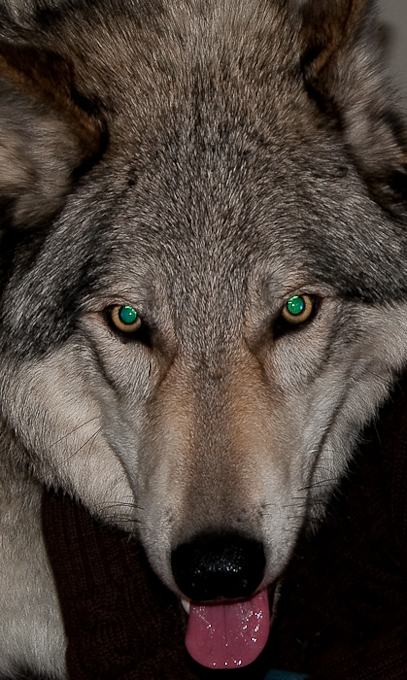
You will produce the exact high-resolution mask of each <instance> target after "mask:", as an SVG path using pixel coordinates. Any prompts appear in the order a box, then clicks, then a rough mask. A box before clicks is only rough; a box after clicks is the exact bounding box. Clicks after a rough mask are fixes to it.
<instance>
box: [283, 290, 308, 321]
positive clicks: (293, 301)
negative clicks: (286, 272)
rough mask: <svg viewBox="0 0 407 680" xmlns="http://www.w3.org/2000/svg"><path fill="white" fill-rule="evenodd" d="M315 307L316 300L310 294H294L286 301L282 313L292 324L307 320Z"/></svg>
mask: <svg viewBox="0 0 407 680" xmlns="http://www.w3.org/2000/svg"><path fill="white" fill-rule="evenodd" d="M313 309H314V301H313V299H312V297H311V296H310V295H293V296H292V297H290V299H289V300H287V302H286V303H285V305H284V307H283V309H282V312H281V315H282V317H283V319H285V321H288V323H291V324H300V323H304V321H307V319H309V317H310V316H311V314H312V311H313Z"/></svg>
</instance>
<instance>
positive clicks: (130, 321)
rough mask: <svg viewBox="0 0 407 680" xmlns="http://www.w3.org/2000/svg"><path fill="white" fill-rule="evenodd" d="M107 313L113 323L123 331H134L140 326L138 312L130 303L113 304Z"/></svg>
mask: <svg viewBox="0 0 407 680" xmlns="http://www.w3.org/2000/svg"><path fill="white" fill-rule="evenodd" d="M109 313H110V318H111V320H112V323H113V325H114V326H115V327H116V328H117V329H118V330H119V331H122V332H123V333H135V331H137V330H138V329H139V328H140V326H141V323H142V322H141V319H140V317H139V315H138V312H136V310H135V309H134V308H133V307H131V306H130V305H122V306H120V305H115V306H114V307H112V308H111V309H110V310H109Z"/></svg>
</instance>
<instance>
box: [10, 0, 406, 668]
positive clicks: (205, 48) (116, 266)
mask: <svg viewBox="0 0 407 680" xmlns="http://www.w3.org/2000/svg"><path fill="white" fill-rule="evenodd" d="M1 8H2V12H3V20H2V22H1V27H0V74H2V86H1V90H0V104H1V109H0V159H1V160H2V163H1V168H0V199H1V204H2V205H4V209H5V212H4V215H5V218H4V224H3V232H4V236H3V251H4V253H5V257H4V262H3V293H2V297H1V301H0V315H1V329H0V344H1V360H0V361H1V380H0V395H1V413H2V435H1V436H2V449H1V450H2V454H1V455H2V466H1V469H2V472H1V475H2V479H1V487H2V489H3V490H4V491H3V492H2V494H3V495H2V497H1V498H0V504H1V507H2V508H4V509H5V510H4V512H1V513H0V514H1V515H2V516H3V517H4V521H3V522H2V527H3V528H2V532H3V538H2V540H3V545H5V546H7V545H10V546H11V544H12V543H13V541H14V543H13V545H15V546H17V547H16V550H15V551H14V549H11V547H10V548H6V549H4V550H3V551H2V556H1V559H2V560H4V566H1V568H0V573H1V574H3V575H4V578H3V581H0V613H1V614H2V615H1V616H0V672H3V673H4V674H7V675H8V676H9V677H16V675H17V674H18V671H19V669H20V668H22V667H27V665H28V666H29V667H30V668H31V669H32V670H33V671H34V672H45V673H48V674H54V675H56V676H57V677H60V678H63V677H64V670H63V649H64V644H65V642H64V637H63V631H62V626H61V624H60V623H59V624H58V625H56V624H55V620H56V619H58V607H57V604H56V596H55V593H54V590H53V586H52V584H51V581H50V575H49V570H48V567H47V563H46V560H45V556H44V554H43V549H42V539H41V528H40V524H39V514H38V512H39V511H38V508H39V499H40V491H41V488H42V486H43V485H47V486H49V487H62V488H64V489H65V490H66V491H67V492H68V493H70V494H72V495H73V496H76V497H79V498H80V499H81V500H82V501H83V502H84V503H85V504H86V505H87V507H88V508H89V510H90V511H91V512H92V513H94V514H95V515H97V516H98V517H101V518H104V519H105V521H108V522H113V523H116V524H118V525H120V526H124V527H126V528H128V529H129V530H131V531H134V530H135V527H137V530H138V533H139V535H140V537H141V540H142V541H143V543H144V546H145V548H146V550H147V553H148V555H149V558H150V561H151V563H152V565H153V568H154V569H155V570H156V572H157V573H158V574H159V576H160V577H161V578H162V579H163V581H164V582H165V583H167V585H168V586H169V587H170V588H173V589H174V590H175V591H176V592H177V587H176V585H175V583H174V579H173V576H172V574H171V569H170V564H169V554H170V552H171V549H173V548H174V547H175V546H176V545H178V544H179V543H180V542H182V541H185V540H187V539H189V538H191V537H192V536H194V535H196V534H197V533H199V532H201V531H207V530H209V529H212V530H213V529H215V530H228V531H229V530H235V529H237V528H238V527H240V528H241V527H242V526H243V528H244V530H245V532H246V533H247V534H250V535H252V536H254V537H255V538H257V539H259V540H262V541H263V542H264V545H265V549H266V554H267V559H268V561H267V570H266V575H265V578H264V582H263V585H264V586H266V585H267V584H268V583H271V582H272V581H274V580H275V579H277V578H279V575H280V574H281V571H282V569H283V568H284V566H285V564H286V563H287V561H288V560H289V558H290V554H291V552H292V549H293V546H294V543H295V540H296V537H297V535H298V532H299V530H300V529H301V528H302V527H303V525H304V524H307V523H308V524H309V525H310V526H311V525H313V523H314V522H315V521H317V519H318V517H319V516H320V515H321V512H322V511H321V507H322V506H323V505H324V503H325V502H326V499H327V498H328V497H329V494H330V493H331V490H332V488H333V487H334V486H335V484H336V482H337V480H338V479H339V478H340V476H341V475H342V474H343V473H344V472H345V470H346V465H347V462H348V460H349V458H350V456H351V454H352V450H353V447H354V445H355V442H356V441H357V438H358V436H359V434H360V431H361V429H362V428H363V426H364V425H365V424H366V423H367V422H368V421H369V420H370V419H371V418H372V417H373V416H374V414H375V412H376V410H377V407H378V405H379V404H380V403H381V402H383V400H384V399H385V398H386V395H387V394H388V391H389V388H390V387H391V385H392V384H393V382H394V379H395V378H396V376H397V373H398V372H399V371H400V370H401V369H402V368H403V366H404V365H405V362H406V358H407V351H406V343H405V337H406V331H407V315H406V311H407V304H406V303H407V285H406V277H405V273H404V272H405V267H406V259H407V252H406V246H407V238H406V231H405V223H406V210H407V204H406V200H407V191H406V175H405V171H406V146H407V142H406V133H405V127H404V122H403V120H402V118H401V116H400V114H399V112H398V110H397V107H396V105H395V104H393V103H392V96H393V95H392V90H391V87H390V86H389V85H388V79H387V74H386V71H385V69H384V67H383V65H382V63H381V61H380V59H379V57H378V54H379V52H380V49H379V48H380V30H379V27H378V25H377V22H376V18H375V11H374V6H373V4H372V3H371V2H368V1H367V0H354V1H353V2H350V1H349V2H348V1H347V0H335V1H332V0H330V1H329V2H328V0H314V1H313V0H309V2H307V3H300V6H299V5H298V4H297V3H294V2H283V0H233V1H232V0H205V1H203V0H179V2H177V3H173V2H171V1H170V0H162V2H159V1H158V0H150V1H149V2H147V1H146V0H139V1H137V0H121V1H120V2H118V1H117V0H114V1H113V0H111V1H110V0H98V1H97V2H90V1H89V2H86V1H83V2H74V1H72V2H58V3H34V2H33V3H28V4H25V3H17V2H5V1H4V0H3V2H2V4H1ZM56 55H57V56H56ZM33 63H35V64H37V66H36V68H32V64H33ZM389 102H390V103H389ZM296 293H298V294H300V293H306V294H309V295H312V296H314V297H315V300H316V307H315V309H316V312H315V314H314V317H313V318H312V319H311V320H310V322H309V323H307V324H304V326H303V327H296V328H295V329H294V328H292V329H289V328H288V327H287V326H284V325H283V324H282V322H281V310H282V307H283V306H284V303H285V301H286V300H287V299H288V298H289V297H290V296H291V295H293V294H296ZM113 304H119V305H120V304H131V305H133V306H134V307H135V308H136V309H137V310H138V312H139V314H140V316H141V318H142V320H143V332H142V334H139V335H138V336H137V337H135V338H134V339H131V338H129V337H127V338H124V337H119V336H118V335H117V334H116V333H115V332H114V330H113V329H112V327H111V325H109V324H108V323H107V318H108V313H107V312H106V309H108V308H109V306H111V305H113ZM27 470H28V471H29V472H27ZM6 508H8V510H7V511H6ZM33 518H34V520H35V521H34V520H33ZM16 526H17V527H18V532H17V533H16ZM11 537H13V538H11ZM27 542H28V543H29V544H30V545H31V546H32V551H33V554H34V555H35V559H34V558H33V557H32V556H31V555H28V554H27V551H26V550H24V549H23V546H24V545H25V544H26V543H27ZM18 546H21V547H18ZM34 563H35V564H40V567H41V568H36V567H35V568H34V566H33V565H34ZM33 583H34V584H35V588H36V589H37V592H39V593H41V599H40V600H39V602H38V603H37V604H36V605H35V606H32V607H31V609H29V608H27V607H26V606H25V604H24V601H22V599H23V595H24V593H25V592H27V591H26V586H27V584H29V585H30V586H32V585H33ZM3 612H6V613H5V614H4V615H3ZM16 612H17V613H16ZM21 612H27V613H26V614H25V615H24V616H23V617H22V616H21ZM17 619H18V620H17ZM38 621H42V622H43V623H41V625H40V624H38ZM44 622H45V623H44ZM41 626H42V629H43V630H48V631H49V632H48V634H44V635H43V637H42V638H41V640H38V639H36V637H35V634H34V632H35V631H36V630H39V629H40V628H41ZM11 630H18V635H17V638H16V637H15V635H14V634H11V633H10V631H11ZM16 639H19V640H23V642H21V643H19V644H18V645H16V643H15V640H16Z"/></svg>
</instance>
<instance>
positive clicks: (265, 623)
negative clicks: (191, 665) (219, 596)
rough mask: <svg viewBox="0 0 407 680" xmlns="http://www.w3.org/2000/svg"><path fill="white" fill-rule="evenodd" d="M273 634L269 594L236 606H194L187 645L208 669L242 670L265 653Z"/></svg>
mask: <svg viewBox="0 0 407 680" xmlns="http://www.w3.org/2000/svg"><path fill="white" fill-rule="evenodd" d="M269 631H270V611H269V601H268V592H267V590H263V591H262V592H260V593H258V594H257V595H255V596H254V597H252V598H251V599H250V600H245V601H244V602H236V603H234V604H212V605H193V604H191V611H190V614H189V620H188V630H187V634H186V638H185V646H186V648H187V650H188V652H189V653H190V655H191V656H192V658H193V659H195V661H197V662H198V663H200V664H201V665H202V666H206V667H207V668H239V667H243V666H247V665H248V664H250V663H252V661H254V660H255V659H256V658H257V657H258V655H259V654H260V652H261V651H262V650H263V648H264V646H265V644H266V642H267V638H268V636H269Z"/></svg>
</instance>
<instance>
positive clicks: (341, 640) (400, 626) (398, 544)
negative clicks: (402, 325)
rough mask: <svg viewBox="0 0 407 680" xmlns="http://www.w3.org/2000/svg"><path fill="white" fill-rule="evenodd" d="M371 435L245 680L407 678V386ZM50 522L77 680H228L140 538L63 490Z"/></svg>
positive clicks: (306, 547)
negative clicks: (201, 661)
mask: <svg viewBox="0 0 407 680" xmlns="http://www.w3.org/2000/svg"><path fill="white" fill-rule="evenodd" d="M364 439H365V443H364V444H363V445H362V446H360V450H359V452H358V453H357V455H356V457H355V461H354V463H353V464H352V465H351V469H350V471H349V474H348V475H347V478H346V479H345V480H344V482H343V484H342V487H341V489H340V491H338V493H337V494H336V497H335V499H334V500H333V502H332V503H331V505H330V508H329V512H328V517H327V520H326V521H325V522H324V524H323V526H322V527H321V529H320V531H319V532H318V534H317V535H316V536H315V537H312V538H310V537H303V538H302V539H301V540H300V541H299V543H298V545H297V548H296V551H295V555H294V557H293V560H292V561H291V563H290V566H289V568H288V569H287V573H286V575H285V578H284V584H283V587H282V593H281V597H280V600H279V602H278V607H277V617H276V620H275V623H274V625H273V628H272V633H271V636H270V640H269V643H268V645H267V647H266V650H265V652H264V653H263V654H262V655H261V658H260V660H259V662H258V663H256V664H254V665H253V666H252V667H250V668H249V669H247V670H246V671H244V670H242V671H240V670H237V671H233V673H234V676H233V677H235V678H236V680H238V678H239V676H240V680H243V678H250V680H260V678H263V677H264V673H265V669H266V668H280V669H287V670H291V671H296V672H308V673H310V680H406V679H407V590H406V577H407V378H404V379H403V380H402V381H401V382H400V384H399V386H397V388H396V390H395V392H394V394H393V396H392V398H391V400H390V402H389V404H388V405H387V406H386V407H385V408H384V409H383V410H382V413H381V418H380V421H379V424H378V425H377V426H373V427H372V428H371V429H370V430H369V431H368V432H367V433H366V435H365V438H364ZM43 517H44V535H45V540H46V544H47V547H48V551H49V557H50V561H51V564H52V567H53V570H54V574H55V579H56V584H57V588H58V592H59V596H60V601H61V607H62V612H63V617H64V622H65V628H66V633H67V637H68V641H69V645H68V652H67V664H68V669H69V675H70V678H71V680H85V678H86V680H110V679H112V680H113V679H115V680H153V679H154V680H164V679H165V680H184V679H185V680H192V679H193V678H205V679H206V678H209V677H213V676H214V674H215V676H214V677H219V671H207V670H206V671H204V670H203V669H200V668H198V667H197V665H196V664H193V663H191V662H190V661H189V660H188V656H187V654H186V652H185V649H184V644H183V639H184V625H185V623H184V615H183V612H182V611H181V609H180V607H179V605H178V603H177V602H176V600H175V598H174V597H173V596H172V595H171V593H169V592H168V591H167V589H166V588H165V587H164V586H163V585H162V584H161V583H160V582H159V581H158V579H157V578H156V577H155V576H154V574H153V573H152V572H151V570H150V568H149V566H148V564H147V561H146V558H145V556H144V553H143V551H142V549H141V548H140V546H139V545H138V544H137V543H136V542H135V541H132V540H129V539H128V538H127V536H125V534H122V533H120V532H117V531H113V530H111V529H109V528H107V527H103V526H101V525H100V524H98V523H97V522H95V521H94V520H93V519H92V518H91V517H90V516H89V514H88V513H87V512H86V511H85V510H84V509H83V508H82V507H80V506H78V505H77V504H75V503H73V502H72V501H71V500H70V499H68V498H66V497H63V495H62V494H57V495H53V494H47V495H46V496H45V498H44V504H43ZM226 672H228V673H230V672H231V671H226Z"/></svg>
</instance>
